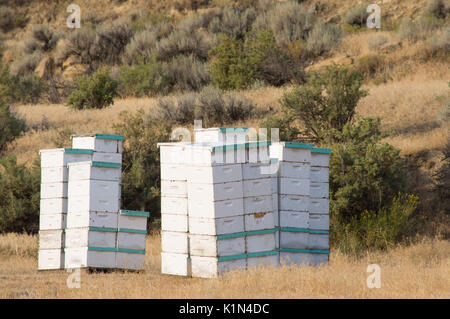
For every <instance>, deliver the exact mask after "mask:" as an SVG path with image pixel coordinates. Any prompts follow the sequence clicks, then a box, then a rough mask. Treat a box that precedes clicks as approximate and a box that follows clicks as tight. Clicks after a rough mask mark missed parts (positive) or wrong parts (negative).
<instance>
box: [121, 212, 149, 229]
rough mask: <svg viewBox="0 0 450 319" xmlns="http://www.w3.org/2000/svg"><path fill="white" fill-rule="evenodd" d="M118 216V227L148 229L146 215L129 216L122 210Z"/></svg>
mask: <svg viewBox="0 0 450 319" xmlns="http://www.w3.org/2000/svg"><path fill="white" fill-rule="evenodd" d="M117 217H118V219H117V227H118V228H128V229H137V230H147V217H145V216H129V215H124V214H122V211H120V212H119V215H118V216H117Z"/></svg>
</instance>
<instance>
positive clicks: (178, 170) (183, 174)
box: [160, 164, 188, 181]
mask: <svg viewBox="0 0 450 319" xmlns="http://www.w3.org/2000/svg"><path fill="white" fill-rule="evenodd" d="M160 168H161V179H162V180H169V181H187V173H188V169H187V166H186V165H184V164H161V166H160Z"/></svg>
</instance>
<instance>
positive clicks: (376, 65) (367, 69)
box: [356, 54, 385, 79]
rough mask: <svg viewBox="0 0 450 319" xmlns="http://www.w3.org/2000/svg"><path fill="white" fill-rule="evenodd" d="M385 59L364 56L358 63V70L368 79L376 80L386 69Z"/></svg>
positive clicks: (370, 55) (375, 56) (378, 56)
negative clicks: (381, 71)
mask: <svg viewBox="0 0 450 319" xmlns="http://www.w3.org/2000/svg"><path fill="white" fill-rule="evenodd" d="M384 64H385V62H384V58H383V57H382V56H380V55H376V54H369V55H365V56H362V57H361V58H359V59H358V61H357V62H356V69H357V70H358V72H359V73H361V74H362V76H363V77H364V78H366V79H370V78H374V77H375V75H376V74H377V73H379V72H380V70H382V69H383V68H384Z"/></svg>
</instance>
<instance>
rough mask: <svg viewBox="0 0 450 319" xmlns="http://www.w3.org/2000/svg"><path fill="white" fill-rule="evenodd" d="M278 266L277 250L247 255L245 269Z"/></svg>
mask: <svg viewBox="0 0 450 319" xmlns="http://www.w3.org/2000/svg"><path fill="white" fill-rule="evenodd" d="M279 265H280V256H279V252H278V250H273V251H266V252H261V253H253V254H247V269H251V268H253V267H260V266H274V267H277V266H279Z"/></svg>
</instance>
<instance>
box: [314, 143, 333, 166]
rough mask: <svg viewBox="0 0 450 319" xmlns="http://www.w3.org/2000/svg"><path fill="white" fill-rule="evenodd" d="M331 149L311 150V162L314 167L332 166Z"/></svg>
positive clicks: (315, 148)
mask: <svg viewBox="0 0 450 319" xmlns="http://www.w3.org/2000/svg"><path fill="white" fill-rule="evenodd" d="M330 154H331V149H330V148H317V147H314V148H312V149H311V161H310V164H311V166H312V167H329V166H330Z"/></svg>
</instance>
